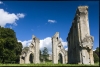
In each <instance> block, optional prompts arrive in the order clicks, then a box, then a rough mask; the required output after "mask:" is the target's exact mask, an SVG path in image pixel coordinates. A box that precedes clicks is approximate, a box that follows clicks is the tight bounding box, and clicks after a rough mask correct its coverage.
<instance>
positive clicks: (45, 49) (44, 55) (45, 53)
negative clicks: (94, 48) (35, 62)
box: [43, 47, 49, 60]
mask: <svg viewBox="0 0 100 67" xmlns="http://www.w3.org/2000/svg"><path fill="white" fill-rule="evenodd" d="M48 56H49V54H48V49H47V48H46V47H44V50H43V59H44V60H48Z"/></svg>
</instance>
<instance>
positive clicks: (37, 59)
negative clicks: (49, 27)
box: [33, 36, 40, 64]
mask: <svg viewBox="0 0 100 67" xmlns="http://www.w3.org/2000/svg"><path fill="white" fill-rule="evenodd" d="M33 38H34V39H35V48H34V49H35V51H34V63H35V64H37V63H40V61H39V43H40V41H39V39H38V38H36V37H35V36H33Z"/></svg>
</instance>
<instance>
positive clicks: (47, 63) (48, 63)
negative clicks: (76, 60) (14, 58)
mask: <svg viewBox="0 0 100 67" xmlns="http://www.w3.org/2000/svg"><path fill="white" fill-rule="evenodd" d="M0 66H99V62H98V63H95V64H94V65H83V64H52V62H46V63H45V64H44V63H41V64H0Z"/></svg>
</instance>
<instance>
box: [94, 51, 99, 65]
mask: <svg viewBox="0 0 100 67" xmlns="http://www.w3.org/2000/svg"><path fill="white" fill-rule="evenodd" d="M93 56H94V63H96V62H99V57H98V55H97V54H96V53H95V51H93Z"/></svg>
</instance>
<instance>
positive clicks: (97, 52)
mask: <svg viewBox="0 0 100 67" xmlns="http://www.w3.org/2000/svg"><path fill="white" fill-rule="evenodd" d="M95 53H96V54H97V55H98V57H99V56H100V55H99V47H97V48H96V50H95Z"/></svg>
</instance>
